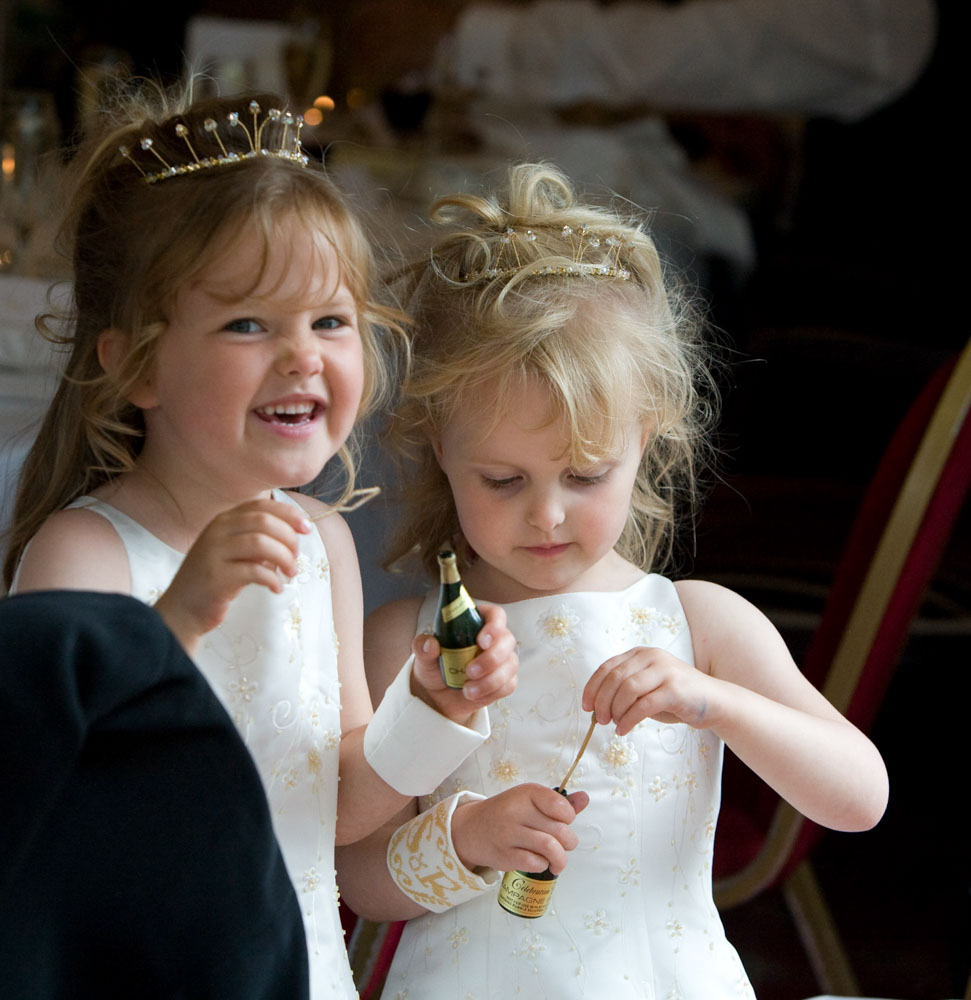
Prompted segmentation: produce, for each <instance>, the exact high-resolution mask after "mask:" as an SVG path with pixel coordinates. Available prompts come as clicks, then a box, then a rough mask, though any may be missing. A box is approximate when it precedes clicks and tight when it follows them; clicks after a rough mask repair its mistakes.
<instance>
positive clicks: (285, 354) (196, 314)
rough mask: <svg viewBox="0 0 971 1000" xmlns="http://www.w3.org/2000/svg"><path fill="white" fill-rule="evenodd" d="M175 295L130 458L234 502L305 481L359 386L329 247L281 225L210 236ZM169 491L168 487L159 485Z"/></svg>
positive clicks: (335, 442) (352, 413) (350, 414)
mask: <svg viewBox="0 0 971 1000" xmlns="http://www.w3.org/2000/svg"><path fill="white" fill-rule="evenodd" d="M213 260H214V263H213V264H211V265H210V266H209V267H208V268H206V269H205V270H204V271H203V272H202V274H201V275H200V276H199V277H198V279H196V280H195V281H193V282H191V283H190V284H189V285H187V286H186V287H185V288H183V289H181V290H180V291H179V293H178V294H177V295H176V298H175V303H174V307H173V309H172V315H171V317H170V321H169V323H168V325H167V327H166V329H165V331H164V333H163V334H162V335H161V338H160V340H159V344H158V350H157V355H156V358H155V362H154V366H153V368H152V372H151V375H150V377H149V378H148V379H147V380H146V381H145V383H144V384H143V385H142V386H141V387H140V388H139V390H138V392H137V393H135V394H133V396H132V402H133V403H135V404H136V405H137V406H139V407H141V408H142V409H143V410H144V411H145V422H146V439H145V445H144V448H143V451H142V455H141V456H140V460H139V464H140V465H142V466H144V467H147V468H150V469H151V470H152V471H153V472H155V473H156V475H159V476H160V477H162V481H163V482H165V483H166V484H167V485H168V484H169V483H171V482H172V481H173V480H172V477H173V475H174V476H175V480H174V481H175V482H183V483H186V482H193V483H196V484H197V485H199V486H203V487H208V488H211V489H213V490H215V491H218V492H219V493H220V494H221V495H222V496H223V497H224V498H225V499H227V500H232V501H240V500H244V499H250V498H251V497H254V496H258V495H262V494H265V492H266V491H267V490H269V489H271V488H274V487H284V486H298V485H301V484H303V483H306V482H308V481H309V480H311V479H313V478H314V477H315V476H316V475H317V474H318V473H319V472H320V470H321V469H322V468H323V466H324V464H325V463H326V462H327V461H328V460H329V459H330V458H331V457H333V455H334V454H335V453H336V452H337V450H338V449H339V448H340V446H341V445H342V444H343V443H344V441H345V440H346V439H347V436H348V435H349V433H350V431H351V428H352V427H353V425H354V421H355V419H356V416H357V411H358V407H359V405H360V401H361V392H362V388H363V383H364V363H363V354H362V346H361V337H360V334H359V331H358V316H357V306H356V303H355V301H354V297H353V295H352V294H351V291H350V289H349V288H348V286H347V284H346V282H345V280H344V278H343V276H342V274H341V269H340V266H339V263H338V260H337V255H336V253H335V252H334V248H333V247H332V246H331V245H330V244H329V243H328V242H327V241H326V240H325V239H323V238H322V237H320V236H316V235H314V234H313V233H312V231H311V230H310V228H309V227H307V226H305V225H302V224H298V223H295V222H291V223H290V224H289V225H288V224H286V223H285V222H284V223H282V224H281V225H280V227H279V230H278V233H277V238H276V241H275V242H274V244H272V245H271V246H269V247H267V253H266V260H265V266H263V267H262V270H261V264H263V263H264V262H263V246H262V241H261V240H259V239H253V240H247V239H246V236H245V233H244V234H243V235H242V236H241V237H234V238H230V239H227V238H224V239H223V240H222V241H221V242H220V241H218V240H217V242H216V245H215V248H214V254H213ZM170 488H171V487H170Z"/></svg>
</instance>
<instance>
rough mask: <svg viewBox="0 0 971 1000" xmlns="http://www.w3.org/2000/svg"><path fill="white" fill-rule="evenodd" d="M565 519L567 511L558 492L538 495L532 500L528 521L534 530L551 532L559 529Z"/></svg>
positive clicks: (552, 491) (550, 491) (546, 492)
mask: <svg viewBox="0 0 971 1000" xmlns="http://www.w3.org/2000/svg"><path fill="white" fill-rule="evenodd" d="M565 518H566V509H565V507H564V505H563V500H562V498H561V497H560V495H559V493H558V492H557V491H555V490H548V491H544V492H542V493H536V494H534V495H533V496H532V497H531V498H530V504H529V509H528V511H527V514H526V519H527V520H528V521H529V523H530V524H531V525H532V526H533V527H534V528H537V529H539V530H540V531H544V532H551V531H553V530H554V529H555V528H557V527H559V525H561V524H562V523H563V521H564V519H565Z"/></svg>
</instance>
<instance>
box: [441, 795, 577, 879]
mask: <svg viewBox="0 0 971 1000" xmlns="http://www.w3.org/2000/svg"><path fill="white" fill-rule="evenodd" d="M589 801H590V797H589V796H588V795H587V793H586V792H574V793H573V794H572V795H570V796H569V798H564V797H563V796H562V795H560V793H559V792H554V791H553V789H552V788H546V787H545V786H543V785H534V784H526V785H516V786H515V788H510V789H508V791H505V792H500V793H499V794H498V795H493V796H492V798H488V799H482V800H481V801H478V802H466V803H464V804H463V805H460V806H459V807H458V808H457V809H456V810H455V815H454V816H453V817H452V843H453V844H454V845H455V850H456V853H457V854H458V856H459V858H460V859H461V861H462V863H463V864H464V865H465V867H466V868H468V869H469V870H470V871H472V870H474V869H475V868H494V869H495V870H496V871H503V872H506V871H510V870H512V869H519V870H520V871H526V872H541V871H544V870H545V869H546V868H547V867H549V869H550V871H552V872H553V874H554V875H559V874H560V872H561V871H563V869H564V868H565V867H566V861H567V852H568V851H572V850H573V849H574V848H575V847H576V846H577V843H578V840H577V835H576V834H575V833H574V832H573V831H572V830H571V829H570V824H571V823H572V822H573V821H574V820H575V819H576V817H577V814H578V813H580V812H581V811H582V810H583V809H585V808H586V807H587V804H588V803H589Z"/></svg>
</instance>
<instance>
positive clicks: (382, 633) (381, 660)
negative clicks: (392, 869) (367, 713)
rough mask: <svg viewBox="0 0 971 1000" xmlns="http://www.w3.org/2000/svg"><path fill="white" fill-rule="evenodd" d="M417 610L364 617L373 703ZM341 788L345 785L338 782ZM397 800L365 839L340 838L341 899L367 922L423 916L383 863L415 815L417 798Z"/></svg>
mask: <svg viewBox="0 0 971 1000" xmlns="http://www.w3.org/2000/svg"><path fill="white" fill-rule="evenodd" d="M420 607H421V598H413V599H408V600H404V601H394V602H392V603H391V604H385V605H384V606H383V607H380V608H378V609H377V610H376V611H374V612H372V614H370V615H369V616H368V619H367V622H366V623H365V626H364V640H363V648H364V655H365V656H366V657H367V684H368V687H369V688H370V691H371V696H372V697H373V698H374V701H375V704H377V703H378V702H380V700H381V698H382V697H383V696H384V692H385V691H386V690H387V688H388V685H389V684H390V683H391V682H392V681H393V680H394V678H395V676H396V675H397V673H398V671H399V670H400V669H401V664H402V663H403V662H404V661H405V659H407V657H408V654H409V652H410V650H411V642H412V639H413V637H414V635H415V631H416V628H417V620H418V611H419V608H420ZM343 766H344V758H343V740H342V749H341V767H342V768H343ZM375 777H376V776H375ZM379 780H380V779H379ZM341 784H342V785H344V784H346V782H345V781H344V780H343V779H342V781H341ZM382 784H383V782H382ZM401 802H402V804H401V805H400V806H399V811H398V812H397V813H395V815H393V816H392V817H391V818H390V819H388V820H387V822H385V823H383V824H382V825H381V826H379V827H378V829H377V830H375V831H374V832H373V833H371V834H370V835H369V836H367V837H366V838H365V839H363V840H359V841H358V842H357V843H352V844H348V843H347V842H346V841H341V839H340V838H339V837H338V847H337V851H336V857H335V860H336V866H337V879H338V883H339V885H340V891H341V896H342V897H343V898H344V900H345V901H346V902H347V904H348V905H349V906H350V907H351V909H352V910H354V912H355V913H357V914H358V915H359V916H362V917H366V918H368V919H371V920H406V919H408V918H410V917H415V916H418V915H419V914H421V913H424V912H425V911H424V909H423V908H422V907H420V906H419V905H418V904H417V903H415V902H413V901H412V900H410V899H409V898H408V897H407V896H405V895H404V893H402V892H400V891H399V890H398V887H397V886H396V885H395V884H394V881H393V880H392V878H391V876H390V874H389V873H388V866H387V863H386V860H385V855H386V852H387V848H388V841H389V840H390V839H391V835H392V834H393V833H394V831H395V830H397V829H398V827H399V826H400V825H401V824H402V823H405V822H407V821H408V820H409V819H411V818H412V817H413V816H415V815H416V814H417V812H418V805H417V802H416V800H415V799H407V800H406V799H404V797H402V799H401ZM338 816H340V813H338Z"/></svg>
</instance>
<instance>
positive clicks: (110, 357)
mask: <svg viewBox="0 0 971 1000" xmlns="http://www.w3.org/2000/svg"><path fill="white" fill-rule="evenodd" d="M130 345H131V337H130V336H129V335H128V334H127V333H126V332H125V331H124V330H118V329H117V328H115V327H109V328H108V329H107V330H102V331H101V333H99V334H98V361H100V362H101V367H102V368H103V369H104V370H105V371H106V372H107V373H108V374H109V375H116V374H117V373H118V372H119V371H120V370H121V366H122V363H123V361H124V359H125V357H126V355H127V354H128V350H129V347H130ZM153 382H154V380H153V378H152V375H151V373H149V374H148V375H145V376H144V377H143V378H141V379H140V380H139V381H138V382H137V383H136V384H135V385H134V386H133V387H132V389H131V390H130V391H129V392H128V393H127V399H128V402H129V403H131V404H132V406H137V407H138V408H139V409H140V410H151V409H152V408H153V407H155V406H157V405H158V400H157V399H156V397H155V388H154V384H153Z"/></svg>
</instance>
